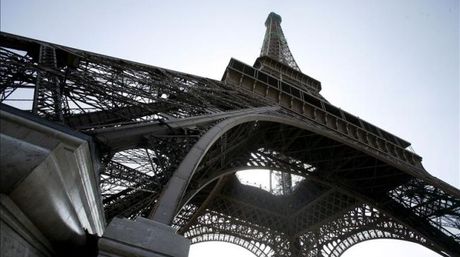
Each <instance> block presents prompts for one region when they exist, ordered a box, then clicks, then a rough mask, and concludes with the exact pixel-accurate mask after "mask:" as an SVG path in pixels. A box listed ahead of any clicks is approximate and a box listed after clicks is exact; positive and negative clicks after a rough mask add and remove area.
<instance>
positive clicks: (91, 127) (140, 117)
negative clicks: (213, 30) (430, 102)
mask: <svg viewBox="0 0 460 257" xmlns="http://www.w3.org/2000/svg"><path fill="white" fill-rule="evenodd" d="M278 17H279V16H278ZM278 17H277V16H276V15H274V14H273V15H271V16H269V19H267V22H268V23H267V24H268V26H267V35H266V40H265V41H264V47H263V49H262V55H267V56H268V57H270V58H276V59H274V60H275V61H276V63H271V64H270V65H271V66H270V67H271V70H267V69H264V68H262V69H257V68H254V67H251V66H248V65H246V64H243V63H241V62H238V61H236V60H233V59H232V60H231V61H230V63H229V66H228V67H227V69H226V72H225V74H224V77H223V80H222V81H215V80H211V79H207V78H202V77H198V76H193V75H189V74H184V73H180V72H176V71H171V70H167V69H163V68H158V67H153V66H148V65H144V64H139V63H135V62H130V61H126V60H121V59H116V58H112V57H107V56H102V55H99V54H94V53H89V52H85V51H81V50H76V49H72V48H68V47H64V46H59V45H54V44H50V43H46V42H41V41H37V40H33V39H27V38H22V37H19V36H15V35H11V34H7V33H1V35H0V42H1V43H0V46H1V48H0V101H1V102H2V103H4V104H10V105H17V106H20V107H21V108H23V109H27V110H28V111H31V112H33V113H35V114H36V115H38V116H39V117H42V118H45V119H48V120H51V121H55V122H57V123H59V124H61V125H64V126H67V127H69V128H72V129H75V130H77V131H81V132H83V133H86V134H88V135H91V136H93V138H94V141H95V143H96V145H97V148H98V152H99V158H100V160H99V161H100V162H101V169H100V170H99V179H100V186H101V198H102V201H103V205H104V208H105V214H106V217H107V219H108V220H111V219H112V218H113V217H116V216H123V217H127V218H131V219H135V218H136V217H139V216H143V217H148V216H149V215H150V214H151V213H152V212H155V208H159V205H160V204H159V203H160V202H161V200H163V198H162V195H163V194H165V193H167V192H169V191H168V190H169V189H170V188H171V187H172V186H171V183H172V181H173V178H174V176H175V175H177V174H176V173H177V170H178V167H180V166H181V165H182V164H183V162H184V160H185V159H186V158H187V157H189V156H190V155H194V156H195V157H194V158H195V159H194V160H195V161H197V164H196V165H191V166H190V167H187V168H188V170H187V171H188V172H189V173H184V174H181V176H186V179H187V185H186V187H185V188H184V190H183V191H181V192H178V193H179V194H180V195H179V196H180V197H178V198H177V199H178V202H177V208H176V209H174V210H172V211H173V213H174V214H175V216H174V217H172V218H171V220H172V224H170V225H172V226H173V227H175V228H176V229H178V232H179V233H181V234H183V235H184V236H186V237H188V238H190V239H191V240H192V243H196V242H203V241H225V242H231V243H234V244H238V245H240V246H242V247H244V248H246V249H248V250H249V251H251V252H253V253H254V254H255V255H256V256H340V255H341V254H342V253H343V252H344V251H346V250H347V249H348V248H349V247H351V246H353V245H354V244H356V243H359V242H361V241H365V240H370V239H374V238H395V239H401V240H407V241H412V242H416V243H419V244H421V245H424V246H426V247H428V248H430V249H433V250H434V251H436V252H438V253H440V254H441V255H444V256H459V255H460V252H459V249H460V235H459V231H460V193H459V191H458V189H456V188H453V187H451V186H449V185H447V184H445V183H444V182H442V181H439V180H437V179H436V178H433V177H432V176H430V175H429V174H428V173H427V172H426V171H425V170H424V169H423V167H422V166H421V158H420V157H419V156H418V155H416V154H415V153H412V152H410V151H408V150H407V149H406V148H407V147H408V146H409V145H410V144H409V143H408V142H406V141H404V140H403V139H401V138H399V137H396V136H394V135H392V134H390V133H388V132H385V131H383V130H381V129H379V128H377V127H375V126H373V125H372V124H370V123H367V122H366V121H363V120H360V119H359V118H357V117H356V116H353V115H351V114H349V113H347V112H345V111H343V110H341V109H339V108H337V107H335V106H333V105H332V104H330V103H329V102H327V101H326V100H325V99H324V98H322V97H321V95H319V90H320V84H319V82H317V81H315V80H313V79H311V78H309V77H308V76H306V75H303V76H301V73H300V70H299V69H298V67H297V64H295V61H294V59H293V58H292V54H291V53H290V51H289V48H288V47H287V43H286V40H285V38H284V36H283V34H282V31H281V27H280V25H279V24H280V22H281V18H280V17H279V18H278ZM275 30H276V31H275ZM273 42H275V43H276V44H275V43H273ZM275 46H277V47H278V50H276V47H275ZM274 49H275V50H276V51H277V53H276V55H273V53H272V52H273V51H275V50H274ZM264 51H265V52H264ZM267 51H268V52H267ZM264 53H265V54H264ZM262 61H263V60H262ZM267 63H268V62H265V64H267ZM279 63H281V65H284V66H286V67H284V66H282V67H278V66H276V65H280V64H279ZM275 66H276V67H278V68H279V70H280V71H282V72H284V73H283V76H282V77H283V78H280V76H275V75H274V74H273V72H274V69H275V68H276V67H275ZM273 67H275V68H273ZM278 68H277V69H278ZM293 70H295V71H293ZM289 74H290V75H289ZM296 83H300V84H302V83H303V86H302V87H301V86H298V85H297V84H296ZM19 104H23V105H19ZM224 123H225V124H226V125H225V126H224V125H223V124H224ZM215 131H217V132H216V133H217V134H215V138H212V137H211V134H210V133H211V132H215ZM205 139H206V140H209V142H210V143H209V144H207V145H200V144H199V143H200V142H202V140H205ZM211 139H212V140H211ZM197 146H200V147H197ZM198 153H203V155H202V156H199V154H198ZM182 166H184V165H182ZM185 166H186V165H185ZM254 168H257V169H268V170H274V171H276V172H278V174H280V176H282V177H284V178H286V179H285V182H286V183H287V181H288V180H289V179H288V178H289V177H290V176H291V174H294V175H296V176H301V177H302V178H303V179H302V180H301V181H300V182H299V183H298V184H296V185H295V186H292V184H291V185H290V186H285V187H284V188H281V189H277V190H278V191H283V193H276V194H272V193H270V192H267V191H264V190H261V189H259V188H256V187H251V186H248V185H244V184H242V183H241V182H240V181H239V180H238V179H237V177H236V176H235V175H234V173H235V172H237V171H239V170H244V169H254ZM172 185H174V184H172Z"/></svg>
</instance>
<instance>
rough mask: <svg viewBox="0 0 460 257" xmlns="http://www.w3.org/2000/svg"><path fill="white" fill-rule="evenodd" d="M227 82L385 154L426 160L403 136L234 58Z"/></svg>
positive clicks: (413, 162)
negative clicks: (414, 151) (401, 137)
mask: <svg viewBox="0 0 460 257" xmlns="http://www.w3.org/2000/svg"><path fill="white" fill-rule="evenodd" d="M224 81H225V82H226V83H229V84H231V85H236V86H238V87H240V88H242V89H245V90H249V91H251V92H252V93H254V94H256V95H259V96H263V97H264V98H268V99H270V100H271V101H274V102H275V103H277V104H278V105H280V106H281V107H284V108H286V109H289V110H291V111H294V112H295V113H297V114H300V115H301V116H302V117H305V118H307V119H308V120H310V121H313V122H315V123H317V124H320V125H321V126H325V127H327V128H329V129H332V130H333V131H335V132H337V133H339V134H340V135H342V136H344V137H346V138H349V139H352V140H353V141H355V142H356V141H358V142H360V143H362V144H364V145H365V146H367V147H370V148H372V149H373V150H376V151H378V152H379V153H381V154H384V155H385V156H388V155H389V156H391V157H394V158H396V159H398V160H401V161H403V162H404V163H406V164H410V165H411V166H416V165H417V164H419V163H420V162H421V160H422V158H421V157H420V156H418V155H417V154H415V153H413V152H411V151H408V150H406V149H405V148H406V147H408V146H410V144H409V143H408V142H406V141H404V140H403V139H400V138H398V137H396V136H394V135H392V134H390V133H388V132H386V131H384V130H382V129H380V128H378V127H376V126H374V125H372V124H370V123H368V122H366V121H363V120H361V119H359V118H358V117H356V116H353V115H351V114H349V113H347V112H345V111H343V110H341V109H339V108H337V107H335V106H333V105H331V104H329V103H327V102H326V101H324V100H322V99H320V98H317V97H315V96H313V95H311V94H308V93H307V92H305V91H303V90H301V89H300V88H298V87H296V86H294V85H290V84H288V83H286V82H284V81H280V80H279V79H277V78H275V77H273V76H271V75H269V74H267V73H265V72H263V71H259V70H256V69H254V68H253V67H251V66H249V65H246V64H244V63H242V62H239V61H237V60H235V59H232V60H231V61H230V64H229V65H228V67H227V70H226V73H225V75H224Z"/></svg>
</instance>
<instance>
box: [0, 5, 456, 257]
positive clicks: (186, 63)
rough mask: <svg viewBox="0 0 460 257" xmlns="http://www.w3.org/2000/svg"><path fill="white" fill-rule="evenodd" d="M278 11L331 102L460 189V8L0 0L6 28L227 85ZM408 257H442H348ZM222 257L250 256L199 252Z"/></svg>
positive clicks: (364, 248)
mask: <svg viewBox="0 0 460 257" xmlns="http://www.w3.org/2000/svg"><path fill="white" fill-rule="evenodd" d="M271 11H274V12H276V13H278V14H280V15H281V17H282V18H283V22H282V24H281V25H282V27H283V30H284V34H285V36H286V38H287V40H288V44H289V46H290V49H291V51H292V53H293V55H294V58H295V60H296V61H297V63H298V65H299V66H300V69H301V70H302V71H303V72H304V73H306V74H307V75H309V76H312V77H314V78H316V79H318V80H320V81H321V82H322V87H323V90H322V94H323V96H325V97H326V98H327V99H328V100H329V101H330V102H331V103H332V104H334V105H336V106H338V107H340V108H342V109H344V110H346V111H348V112H350V113H352V114H355V115H357V116H359V117H361V118H362V119H365V120H367V121H369V122H371V123H372V124H375V125H377V126H379V127H381V128H383V129H385V130H387V131H389V132H391V133H394V134H395V135H397V136H399V137H402V138H404V139H406V140H407V141H409V142H411V143H412V145H413V148H414V149H415V151H416V152H417V153H418V154H419V155H421V156H422V157H423V158H424V159H423V165H424V167H425V168H426V169H427V170H428V171H429V172H430V173H431V174H433V175H435V176H437V177H439V178H440V179H442V180H444V181H446V182H448V183H450V184H452V185H454V186H456V187H457V188H458V187H459V186H460V175H459V116H460V115H459V80H460V78H459V69H460V68H459V58H460V56H459V30H460V25H459V24H460V19H459V17H460V14H459V12H460V11H459V1H458V0H431V1H425V0H405V1H400V0H385V1H377V0H360V1H358V0H356V1H338V0H337V1H261V0H256V1H249V0H247V1H240V0H232V1H153V0H152V1H147V0H136V1H134V0H111V1H108V0H107V1H89V0H80V1H63V0H55V1H32V0H30V1H24V0H1V19H0V21H1V24H0V25H1V27H0V28H1V30H2V31H5V32H10V33H13V34H18V35H22V36H27V37H32V38H36V39H40V40H44V41H50V42H54V43H58V44H62V45H66V46H71V47H75V48H79V49H84V50H89V51H92V52H97V53H102V54H106V55H111V56H115V57H121V58H125V59H129V60H134V61H138V62H142V63H147V64H151V65H155V66H160V67H164V68H168V69H173V70H178V71H182V72H186V73H191V74H195V75H200V76H204V77H210V78H214V79H220V78H221V77H222V74H223V71H224V69H225V67H226V66H227V64H228V61H229V59H230V57H234V58H236V59H238V60H240V61H243V62H245V63H247V64H253V63H254V61H255V59H256V58H257V57H258V55H259V53H260V48H261V46H262V41H263V36H264V33H265V27H264V22H265V19H266V17H267V15H268V14H269V12H271ZM203 248H204V250H205V251H204V252H207V253H204V252H202V251H201V250H202V249H203ZM233 249H236V251H238V250H240V251H242V252H246V253H245V254H246V255H244V254H243V253H235V252H232V251H233ZM417 251H420V253H418V252H417ZM225 254H228V255H225ZM378 254H381V255H378ZM409 254H410V256H427V257H428V256H437V255H436V254H434V253H433V252H430V251H428V250H425V249H424V248H422V247H420V246H418V245H415V244H411V243H399V242H394V241H390V240H373V241H369V242H366V243H361V244H359V245H357V246H356V247H353V248H351V249H350V250H349V251H348V252H346V253H345V254H344V256H369V255H372V256H408V255H409ZM216 255H218V256H251V254H249V253H247V251H246V250H243V249H242V248H239V247H233V246H227V245H226V244H217V243H213V244H197V245H196V246H192V248H191V254H190V256H192V257H198V256H216Z"/></svg>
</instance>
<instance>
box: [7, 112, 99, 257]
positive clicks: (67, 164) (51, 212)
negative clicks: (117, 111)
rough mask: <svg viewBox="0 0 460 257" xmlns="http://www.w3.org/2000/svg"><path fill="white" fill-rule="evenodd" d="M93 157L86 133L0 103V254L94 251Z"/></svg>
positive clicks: (86, 253) (95, 185) (87, 253)
mask: <svg viewBox="0 0 460 257" xmlns="http://www.w3.org/2000/svg"><path fill="white" fill-rule="evenodd" d="M97 160H98V158H97V155H96V154H95V152H94V147H92V141H91V138H90V137H89V136H87V135H84V134H81V133H78V132H75V131H73V130H70V129H68V128H65V127H62V126H59V125H56V124H54V123H51V122H48V121H46V120H43V119H41V118H39V117H37V116H34V115H31V114H30V113H26V112H22V111H20V110H17V109H14V108H12V107H8V106H4V105H1V104H0V194H1V198H0V203H1V206H0V207H1V208H0V210H1V215H0V222H1V226H2V227H1V233H2V234H1V240H2V241H1V245H0V248H1V251H0V254H1V255H0V256H1V257H3V256H11V257H13V256H14V257H16V256H21V257H26V256H65V257H69V256H75V257H80V256H96V255H97V243H96V239H97V237H98V236H101V235H102V234H103V231H104V227H105V218H104V213H103V207H102V201H101V199H100V193H99V188H98V174H97V170H98V166H97V163H98V162H97ZM4 249H7V250H4Z"/></svg>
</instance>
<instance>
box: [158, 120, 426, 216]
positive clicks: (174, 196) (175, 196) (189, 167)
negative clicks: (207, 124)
mask: <svg viewBox="0 0 460 257" xmlns="http://www.w3.org/2000/svg"><path fill="white" fill-rule="evenodd" d="M249 122H272V123H278V124H283V125H288V126H292V127H296V128H298V129H301V130H305V131H310V132H313V133H315V134H317V135H321V136H324V137H326V138H329V139H332V140H334V141H337V142H339V143H340V144H344V145H346V146H348V147H350V148H353V149H355V150H359V151H361V152H364V153H365V154H366V155H369V156H371V157H373V158H376V159H378V160H380V161H382V162H385V163H387V164H390V165H393V166H397V167H398V168H399V169H401V170H404V171H405V172H407V173H409V174H412V175H416V176H421V175H426V171H425V170H423V169H422V168H417V167H415V166H407V165H402V164H401V163H400V162H398V161H396V162H394V160H393V158H392V157H390V156H385V155H382V154H381V153H378V152H377V151H374V150H372V149H370V148H369V147H366V146H365V145H363V144H359V143H357V142H356V141H351V140H349V139H347V138H346V137H344V136H343V135H338V134H336V133H332V131H329V130H326V129H324V127H320V126H318V125H317V124H314V123H312V122H309V121H306V120H302V121H300V120H297V119H292V118H288V117H283V116H279V115H273V114H248V115H242V116H238V117H232V118H228V119H225V120H223V121H221V122H220V123H218V124H217V125H215V126H213V127H212V128H211V129H209V130H208V131H207V132H206V133H205V134H204V135H203V136H202V137H201V138H200V139H199V140H198V142H196V143H195V145H194V146H193V147H192V148H191V150H190V151H189V152H188V154H187V155H186V156H185V158H184V159H183V160H182V162H181V163H180V165H179V167H178V168H177V170H176V171H175V173H174V174H173V176H172V178H171V179H170V181H169V182H168V185H167V187H166V189H165V190H164V191H163V193H162V196H161V198H160V199H159V201H158V203H157V205H156V208H155V210H154V211H153V212H152V213H151V214H150V218H152V219H154V220H157V221H159V222H162V223H165V224H170V223H171V222H172V220H173V217H174V215H175V214H176V212H177V211H178V207H179V206H178V205H179V203H180V202H181V200H182V197H183V196H184V194H185V190H186V188H187V186H188V184H189V182H190V180H191V178H192V176H193V174H194V173H195V170H196V169H197V168H198V165H199V164H200V162H201V160H202V159H203V158H204V156H205V155H206V154H207V152H208V150H209V149H210V148H211V146H212V145H213V144H214V143H215V142H216V141H217V140H218V139H219V138H220V137H222V136H223V135H224V134H225V133H226V132H227V131H229V130H231V129H232V128H234V127H236V126H238V125H241V124H244V123H249ZM392 161H393V162H392Z"/></svg>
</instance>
